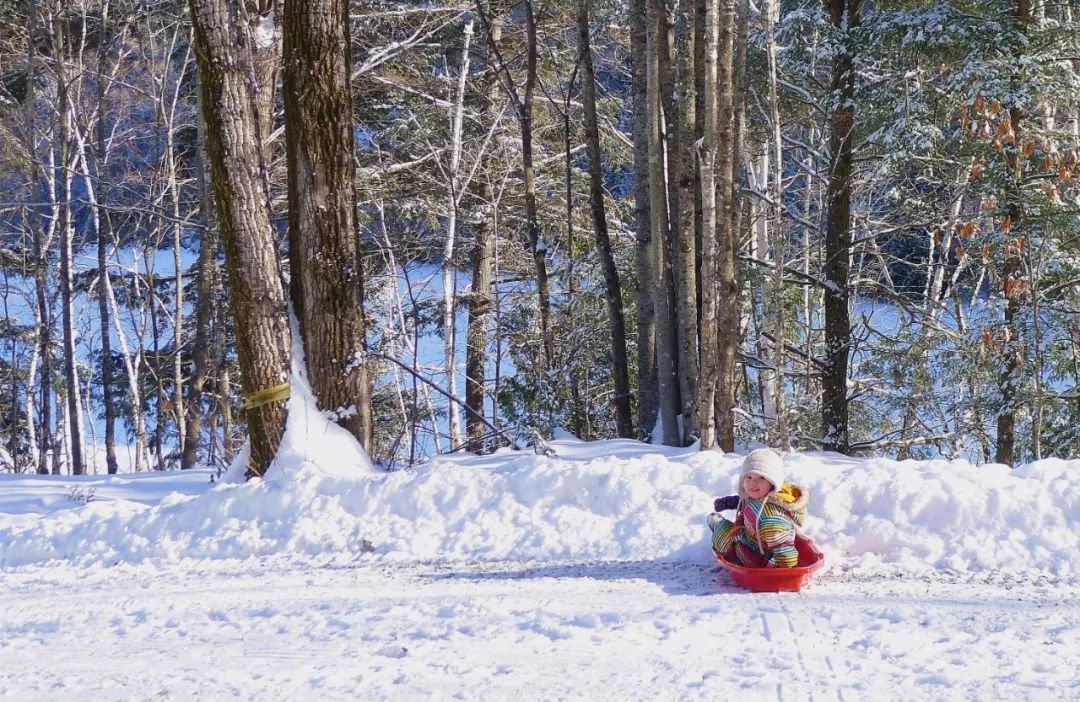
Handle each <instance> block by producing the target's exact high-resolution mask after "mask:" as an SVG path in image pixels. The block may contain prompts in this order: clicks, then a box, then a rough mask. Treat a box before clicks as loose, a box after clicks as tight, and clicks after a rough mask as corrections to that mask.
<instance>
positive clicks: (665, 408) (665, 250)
mask: <svg viewBox="0 0 1080 702" xmlns="http://www.w3.org/2000/svg"><path fill="white" fill-rule="evenodd" d="M646 15H647V18H646V22H647V24H648V41H647V45H648V47H647V50H646V65H647V67H648V69H647V73H646V79H647V80H646V93H647V99H648V104H649V116H648V124H649V200H650V202H649V211H650V214H651V216H652V252H653V266H654V275H653V280H652V283H653V309H654V311H655V320H656V378H657V383H656V387H657V393H658V398H659V406H660V427H661V432H662V437H663V442H664V444H666V445H668V446H677V445H679V443H680V435H679V425H678V415H679V390H678V378H677V377H676V364H677V363H678V358H677V356H678V349H677V344H676V340H675V339H676V334H675V310H674V299H673V298H674V294H673V293H674V291H673V290H672V285H671V266H670V261H669V258H670V247H669V245H668V244H669V242H670V234H669V232H670V210H669V201H668V179H667V168H666V165H667V162H668V149H667V140H666V138H665V135H666V132H665V129H666V124H665V122H664V99H663V95H662V93H663V92H664V87H665V86H664V85H663V84H662V78H663V74H664V71H663V69H664V68H665V62H664V60H663V59H662V54H663V52H665V51H666V50H667V43H666V34H667V17H666V14H665V12H664V4H663V2H662V1H661V0H650V1H649V5H648V10H647V13H646ZM654 440H655V437H654Z"/></svg>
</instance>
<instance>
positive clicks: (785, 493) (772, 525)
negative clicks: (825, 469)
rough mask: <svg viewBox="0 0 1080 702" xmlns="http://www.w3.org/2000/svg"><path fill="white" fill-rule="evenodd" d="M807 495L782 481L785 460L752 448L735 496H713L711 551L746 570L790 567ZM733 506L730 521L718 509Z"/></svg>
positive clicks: (794, 559)
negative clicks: (733, 514) (733, 511)
mask: <svg viewBox="0 0 1080 702" xmlns="http://www.w3.org/2000/svg"><path fill="white" fill-rule="evenodd" d="M809 501H810V493H809V491H808V490H806V489H805V488H800V487H798V486H796V485H792V484H791V483H786V482H784V459H782V458H781V457H780V455H779V454H777V453H776V452H775V451H773V450H772V449H756V450H754V451H751V452H750V453H749V454H748V455H747V456H746V459H745V460H744V461H743V465H742V474H741V475H740V476H739V494H738V495H737V496H736V495H731V496H729V497H720V498H717V499H716V501H715V502H714V503H713V508H714V509H715V511H714V512H713V513H712V514H710V515H709V517H708V519H707V522H706V523H707V524H708V525H709V529H710V530H711V531H712V546H713V550H714V551H715V552H716V553H717V554H718V555H720V556H723V557H724V559H725V560H728V561H730V562H732V563H735V564H737V565H741V566H746V567H748V568H794V567H795V566H797V565H798V564H799V553H798V551H797V550H796V549H795V533H796V530H797V529H798V527H800V526H802V524H803V522H804V521H806V504H807V503H808V502H809ZM729 509H733V510H735V521H733V522H732V521H729V520H728V519H725V518H724V517H722V516H721V515H720V514H719V512H722V511H724V510H729Z"/></svg>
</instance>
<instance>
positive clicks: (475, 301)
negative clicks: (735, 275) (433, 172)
mask: <svg viewBox="0 0 1080 702" xmlns="http://www.w3.org/2000/svg"><path fill="white" fill-rule="evenodd" d="M490 31H491V41H492V43H493V44H498V43H499V41H500V39H502V24H501V23H500V22H499V21H498V20H497V19H496V18H494V17H492V18H491V27H490ZM487 70H488V71H490V74H489V75H488V76H487V83H486V88H485V90H484V93H483V98H486V99H483V103H482V107H481V118H480V120H481V124H486V123H487V122H488V121H489V120H491V119H492V118H493V117H494V114H493V109H492V105H493V104H494V99H495V92H496V85H497V81H498V79H497V77H496V73H497V72H498V70H499V68H498V66H497V65H496V62H495V61H494V57H493V56H492V55H491V52H490V51H489V53H488V56H487ZM481 158H483V156H481ZM484 165H485V164H481V166H480V171H481V173H484V171H486V169H485V168H484ZM482 178H483V186H482V187H481V188H480V200H481V202H480V204H479V208H478V209H479V210H480V221H479V222H478V223H477V225H476V226H475V227H474V229H473V251H472V288H471V290H470V291H469V320H468V327H467V330H466V332H465V337H466V339H465V407H466V408H467V409H466V412H465V436H466V440H467V442H468V445H467V447H466V448H467V450H469V451H472V452H474V453H485V452H486V450H487V446H486V445H485V442H484V433H485V432H486V431H487V427H486V425H485V424H484V422H483V419H482V418H483V417H485V416H486V414H485V411H484V396H485V393H484V387H485V381H486V379H487V361H488V356H487V344H488V323H489V320H490V318H491V311H492V307H493V303H492V299H491V280H492V276H491V272H492V269H491V267H492V259H493V257H494V251H495V248H494V247H495V235H494V232H493V231H492V226H491V217H492V216H493V214H494V209H495V189H494V188H493V187H492V185H491V180H490V178H489V177H488V176H487V175H486V173H485V174H484V175H483V176H482Z"/></svg>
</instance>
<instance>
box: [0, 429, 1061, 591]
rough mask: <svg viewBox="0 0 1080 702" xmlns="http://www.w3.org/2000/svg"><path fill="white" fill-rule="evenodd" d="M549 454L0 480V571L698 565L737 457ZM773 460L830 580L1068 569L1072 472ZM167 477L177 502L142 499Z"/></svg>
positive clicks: (1042, 467)
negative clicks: (709, 518) (343, 467)
mask: <svg viewBox="0 0 1080 702" xmlns="http://www.w3.org/2000/svg"><path fill="white" fill-rule="evenodd" d="M552 447H553V448H554V449H555V451H556V455H555V456H551V457H545V456H538V455H534V454H531V453H524V452H515V451H509V450H506V451H502V452H500V453H497V454H495V455H491V456H470V455H461V456H453V457H447V458H442V459H438V460H435V461H432V462H430V463H427V464H425V465H423V466H420V467H418V468H416V469H414V470H408V471H400V472H396V473H384V474H373V473H370V472H366V471H364V472H358V473H357V474H356V475H354V476H350V477H345V476H343V475H342V474H341V471H335V470H333V469H332V467H330V468H328V467H323V466H320V465H318V463H320V462H324V461H326V460H328V459H327V457H326V454H325V453H322V452H320V454H319V457H318V458H319V460H318V462H313V461H311V460H310V459H306V460H305V461H304V462H303V463H302V464H300V465H296V466H279V468H280V469H281V470H279V471H278V472H277V473H276V474H272V475H271V478H270V479H269V480H254V481H251V482H249V483H246V484H239V485H234V484H218V485H213V486H211V485H207V484H205V483H204V481H207V480H208V475H207V474H206V473H205V472H195V473H192V472H191V471H187V472H185V473H182V474H181V473H164V474H156V475H153V476H150V475H145V476H139V477H138V479H137V480H134V479H132V478H131V477H130V476H129V477H124V476H114V477H111V478H105V477H97V478H82V479H75V478H66V479H65V478H56V477H53V476H45V477H44V478H37V477H36V476H35V477H33V478H31V477H27V476H0V492H2V491H4V490H5V489H6V488H9V487H10V488H11V489H10V490H9V491H8V498H7V500H6V501H0V565H2V566H4V567H13V566H20V565H26V564H32V563H41V562H44V561H49V560H53V559H67V560H70V561H72V562H74V563H78V564H84V565H90V564H112V563H116V562H138V561H143V560H163V561H177V560H185V559H199V560H201V559H247V558H253V557H264V556H270V555H278V556H283V557H287V558H297V559H316V560H320V561H321V560H323V559H329V560H334V561H341V560H343V559H344V560H350V559H356V558H363V559H387V560H395V561H398V560H425V561H443V560H446V561H462V560H466V561H485V560H545V561H558V560H627V561H634V560H637V561H642V560H648V561H673V562H692V563H697V564H699V565H703V564H709V563H711V562H712V555H711V551H710V549H709V540H708V534H707V533H706V529H705V526H704V520H705V516H706V514H707V513H708V512H709V511H710V510H711V506H712V500H713V498H714V497H716V496H720V495H727V494H733V493H734V491H735V483H736V480H737V478H738V475H739V468H740V464H741V461H742V457H741V456H740V455H737V454H726V455H725V454H722V453H719V452H706V453H699V452H697V451H696V450H694V449H671V448H661V447H654V446H649V445H646V444H641V443H639V442H635V441H629V440H615V441H599V442H579V441H575V440H572V439H565V440H560V441H556V442H553V443H552ZM785 462H786V468H787V473H788V479H789V480H790V481H792V482H795V483H798V484H800V485H802V486H804V487H807V488H809V489H810V491H811V501H810V519H809V521H808V522H807V524H806V526H805V531H806V532H807V533H808V534H809V535H810V536H811V537H813V538H814V539H815V541H816V542H817V543H818V545H819V546H820V547H821V548H822V549H823V550H824V551H825V552H826V555H827V558H828V559H829V562H830V563H832V564H834V565H836V566H837V567H838V568H840V569H841V570H842V571H843V572H844V573H846V574H854V575H858V574H860V573H874V572H883V571H884V572H890V573H898V574H905V573H907V574H912V575H916V574H924V573H926V572H927V571H935V570H936V571H949V572H972V573H979V572H988V571H1017V572H1021V571H1040V572H1045V573H1049V574H1053V575H1056V576H1064V577H1069V576H1072V575H1076V574H1080V461H1076V460H1073V461H1062V460H1056V459H1049V460H1044V461H1040V462H1038V463H1036V464H1032V465H1029V466H1025V467H1023V468H1020V469H1018V470H1009V469H1008V468H1006V467H1004V466H982V467H975V466H972V465H970V464H968V463H966V462H963V461H903V462H896V461H891V460H885V459H858V458H848V457H844V456H838V455H835V454H823V453H807V454H791V455H788V456H787V457H786V458H785ZM8 478H11V479H13V480H11V481H9V482H10V485H5V484H4V483H5V481H7V479H8ZM14 479H18V480H17V484H16V481H15V480H14ZM78 481H81V482H78ZM168 481H172V482H173V483H175V486H174V489H176V490H178V491H177V492H173V493H172V494H168V495H165V496H164V497H159V496H160V495H161V494H162V493H163V489H162V487H163V484H164V483H167V482H168ZM76 482H77V484H79V485H84V484H85V485H91V484H92V485H93V486H94V490H95V496H94V498H93V499H92V500H90V501H89V502H88V503H86V504H79V503H78V502H77V501H73V500H70V499H69V500H63V499H60V500H53V501H51V502H48V503H47V504H46V503H44V502H43V503H41V504H38V503H36V502H35V503H34V505H36V506H35V507H34V508H33V509H26V508H25V507H26V505H27V504H29V502H19V499H18V498H17V497H15V496H13V495H18V494H19V490H24V491H27V492H26V494H27V495H31V494H34V493H33V491H34V490H40V489H42V486H43V485H44V486H46V487H49V488H50V489H54V490H56V489H60V490H64V489H70V485H71V484H76ZM65 486H66V487H65ZM181 491H182V492H181ZM185 492H186V493H187V494H183V493H185ZM26 499H27V500H29V501H32V499H36V498H31V497H27V498H26ZM10 505H21V508H18V509H16V508H14V507H11V506H10Z"/></svg>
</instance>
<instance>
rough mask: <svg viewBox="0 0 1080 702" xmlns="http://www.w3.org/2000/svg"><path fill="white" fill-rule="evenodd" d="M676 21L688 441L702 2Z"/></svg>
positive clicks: (692, 398) (694, 373) (678, 269)
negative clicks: (697, 62) (697, 37)
mask: <svg viewBox="0 0 1080 702" xmlns="http://www.w3.org/2000/svg"><path fill="white" fill-rule="evenodd" d="M676 17H677V21H676V24H677V25H678V27H679V28H680V29H679V33H678V36H679V50H678V53H677V61H676V84H675V89H676V91H677V95H678V99H677V100H676V103H677V105H678V112H679V124H678V126H677V128H676V134H675V144H676V154H675V162H676V163H677V164H678V167H677V168H676V169H675V171H674V173H675V177H676V187H677V189H678V193H679V196H678V198H676V202H677V203H678V207H677V211H676V213H675V224H674V226H673V230H674V232H675V233H674V239H675V246H674V247H673V248H674V252H673V256H672V262H671V265H672V268H673V269H674V273H675V275H674V278H675V300H676V304H675V310H676V316H677V325H678V329H677V336H678V343H679V396H680V397H681V399H682V415H683V436H682V441H683V443H684V444H688V443H690V441H691V440H692V439H693V437H694V436H697V435H698V426H697V422H696V420H695V416H696V415H697V391H698V306H697V289H698V288H697V286H698V282H697V241H696V237H697V231H698V228H699V226H700V224H699V223H698V222H697V219H696V217H695V210H696V209H697V208H696V207H695V202H700V198H699V197H696V196H695V191H696V190H697V184H698V180H697V171H696V169H695V167H694V142H695V141H696V140H697V139H696V138H697V134H696V132H695V129H696V126H697V114H696V107H697V105H696V102H697V98H696V92H697V87H696V86H697V75H696V72H695V46H696V43H697V42H696V40H695V32H696V31H697V4H696V2H695V0H683V1H682V2H681V3H680V6H679V11H678V14H677V16H676Z"/></svg>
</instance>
